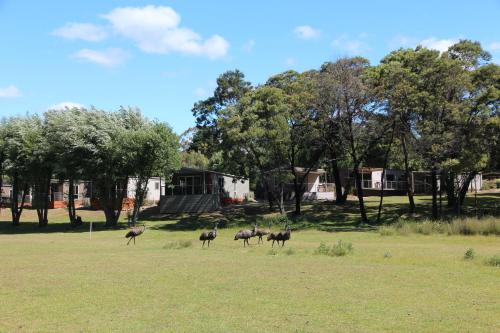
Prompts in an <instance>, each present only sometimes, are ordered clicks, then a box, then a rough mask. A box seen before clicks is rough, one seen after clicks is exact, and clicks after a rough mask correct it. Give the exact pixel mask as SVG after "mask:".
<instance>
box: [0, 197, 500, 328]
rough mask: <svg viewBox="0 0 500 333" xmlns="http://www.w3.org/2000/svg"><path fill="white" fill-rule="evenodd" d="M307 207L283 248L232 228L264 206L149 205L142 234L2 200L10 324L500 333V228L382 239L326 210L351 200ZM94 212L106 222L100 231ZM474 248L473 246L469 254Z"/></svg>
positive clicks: (2, 272) (86, 216)
mask: <svg viewBox="0 0 500 333" xmlns="http://www.w3.org/2000/svg"><path fill="white" fill-rule="evenodd" d="M391 200H395V199H392V198H391ZM400 200H404V198H403V199H401V198H400ZM369 201H370V200H369ZM394 202H397V201H396V200H395V201H394ZM369 205H370V207H371V205H372V203H369ZM305 209H306V213H305V217H304V218H302V219H300V220H299V221H295V222H294V223H292V226H293V228H294V230H293V231H292V236H291V239H290V241H288V242H286V245H285V247H284V248H281V247H276V246H275V247H274V249H271V246H270V243H268V242H265V244H263V245H257V244H256V240H255V239H252V241H251V244H252V246H250V247H247V248H243V245H242V243H241V242H235V241H234V240H233V236H234V233H235V232H236V231H237V230H238V229H239V228H240V227H241V226H243V225H245V226H251V224H252V223H253V222H254V221H256V220H258V221H263V218H264V217H265V216H270V215H269V214H268V213H267V211H266V210H265V206H263V207H262V206H250V207H247V208H243V210H240V209H239V208H238V209H235V210H229V211H226V212H224V213H222V214H201V215H197V216H188V215H182V216H177V217H175V218H173V217H170V219H169V220H164V219H165V218H166V217H163V216H156V215H154V214H152V215H150V220H148V221H147V222H146V224H147V229H146V231H145V233H144V234H143V235H141V236H140V237H139V238H138V239H137V244H136V245H135V246H134V245H129V246H127V245H126V242H127V240H126V239H125V238H124V235H125V233H126V228H125V227H124V226H123V225H121V226H120V228H117V229H113V230H107V229H104V228H103V227H102V220H103V216H102V213H101V212H94V211H79V214H80V215H82V217H83V220H84V221H85V225H84V226H83V227H82V228H79V229H72V228H70V227H69V226H68V225H67V223H66V221H67V217H66V212H65V211H64V210H51V211H50V215H49V220H50V222H49V226H48V227H47V228H43V229H39V228H37V227H36V223H35V222H31V223H28V222H27V221H35V215H34V212H33V211H29V210H28V211H26V212H25V213H27V214H25V215H24V218H23V221H22V222H21V225H20V226H19V227H16V228H14V227H12V226H11V225H10V223H9V222H8V218H9V215H8V211H3V212H2V214H1V215H0V218H1V220H2V221H5V222H0V244H1V246H0V258H1V260H2V261H1V267H0V313H1V314H2V319H1V320H0V332H56V331H57V332H499V331H500V316H498V314H499V313H500V299H499V297H498V295H500V283H499V282H498V281H500V268H499V267H498V266H497V265H498V262H499V261H498V256H499V255H500V241H499V237H498V236H491V235H490V236H484V235H448V234H446V233H430V234H429V235H424V234H419V233H413V232H408V233H407V234H406V235H405V236H401V235H400V234H399V233H392V234H387V235H385V236H384V237H381V236H380V234H379V232H378V231H377V230H376V229H375V228H372V227H362V228H359V227H357V226H356V219H355V217H352V219H349V218H347V217H346V218H345V219H343V220H341V219H337V220H336V219H330V217H331V216H342V215H347V214H352V213H353V212H352V211H351V210H349V209H348V208H336V207H335V206H333V205H329V204H317V205H311V204H308V205H306V207H305ZM370 209H371V208H370ZM252 211H254V212H255V214H249V213H250V212H252ZM371 212H372V213H373V210H372V211H371ZM313 213H314V214H313ZM162 219H163V220H162ZM218 219H223V220H224V221H225V223H223V225H222V227H220V229H219V234H218V237H217V239H216V240H215V241H214V242H213V243H212V244H211V247H210V248H209V249H208V248H204V249H202V248H201V244H200V242H199V241H198V236H199V233H200V231H199V230H196V229H197V228H198V226H199V225H202V226H205V225H211V223H212V222H213V221H214V220H218ZM88 221H95V222H97V223H96V224H95V225H94V232H93V234H92V239H90V238H89V233H88V227H89V225H88ZM298 226H299V227H301V228H302V229H300V230H296V228H297V227H298ZM314 226H316V227H317V229H320V230H317V229H315V228H313V227H314ZM278 228H279V226H278V225H274V226H272V229H273V230H276V229H278ZM339 240H342V244H352V248H354V251H352V252H350V253H349V254H348V255H346V256H330V255H316V253H317V249H318V245H319V244H321V243H323V244H325V247H327V248H328V249H331V247H332V246H333V245H335V244H338V242H339ZM131 244H133V243H131ZM471 248H473V249H474V253H475V255H474V258H473V259H471V260H464V253H465V252H466V251H467V250H468V249H471Z"/></svg>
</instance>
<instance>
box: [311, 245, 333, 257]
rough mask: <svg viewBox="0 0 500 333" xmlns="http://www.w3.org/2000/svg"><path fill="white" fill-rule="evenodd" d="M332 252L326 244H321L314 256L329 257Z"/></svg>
mask: <svg viewBox="0 0 500 333" xmlns="http://www.w3.org/2000/svg"><path fill="white" fill-rule="evenodd" d="M329 252H330V248H329V247H328V246H326V244H325V243H323V242H321V243H320V244H319V246H318V248H317V249H316V250H314V254H322V255H327V254H328V253H329Z"/></svg>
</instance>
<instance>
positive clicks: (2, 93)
mask: <svg viewBox="0 0 500 333" xmlns="http://www.w3.org/2000/svg"><path fill="white" fill-rule="evenodd" d="M21 95H22V94H21V91H19V89H17V87H16V86H14V85H12V84H11V85H10V86H7V87H5V88H0V98H2V97H5V98H15V97H21Z"/></svg>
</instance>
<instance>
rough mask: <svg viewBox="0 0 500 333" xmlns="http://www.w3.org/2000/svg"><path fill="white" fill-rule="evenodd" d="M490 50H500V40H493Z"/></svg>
mask: <svg viewBox="0 0 500 333" xmlns="http://www.w3.org/2000/svg"><path fill="white" fill-rule="evenodd" d="M488 50H490V51H492V52H496V51H500V42H493V43H490V44H489V45H488Z"/></svg>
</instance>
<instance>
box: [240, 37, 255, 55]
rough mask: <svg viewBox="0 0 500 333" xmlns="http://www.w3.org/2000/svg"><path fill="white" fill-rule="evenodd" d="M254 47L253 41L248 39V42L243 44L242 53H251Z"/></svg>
mask: <svg viewBox="0 0 500 333" xmlns="http://www.w3.org/2000/svg"><path fill="white" fill-rule="evenodd" d="M254 46H255V41H254V40H253V39H250V40H248V41H246V42H245V44H243V46H242V47H241V49H242V50H243V51H245V52H246V53H250V52H252V51H253V48H254Z"/></svg>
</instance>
